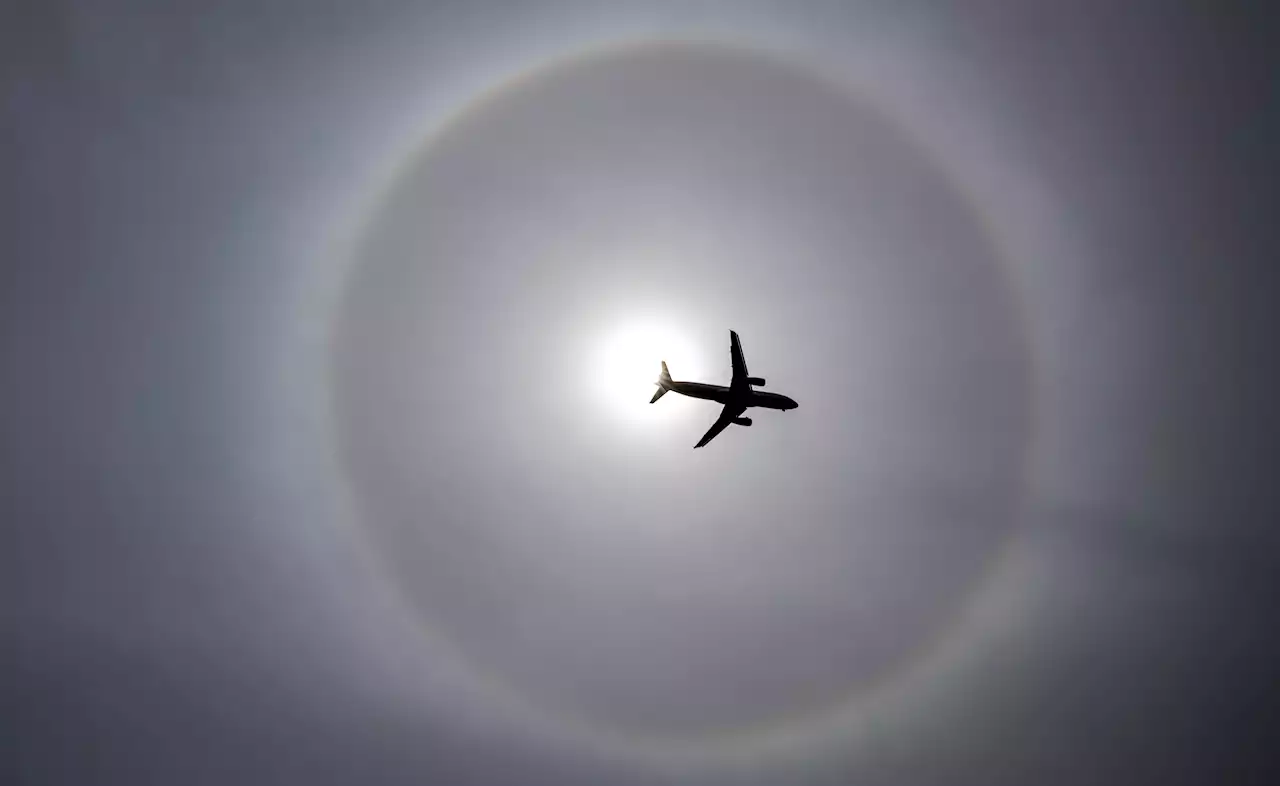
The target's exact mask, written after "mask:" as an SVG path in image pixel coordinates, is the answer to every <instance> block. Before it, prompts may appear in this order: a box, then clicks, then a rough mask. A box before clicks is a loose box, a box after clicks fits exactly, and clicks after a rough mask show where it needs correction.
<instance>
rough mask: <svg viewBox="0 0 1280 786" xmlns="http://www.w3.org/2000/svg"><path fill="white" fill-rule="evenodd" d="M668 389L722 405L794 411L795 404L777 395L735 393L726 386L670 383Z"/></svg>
mask: <svg viewBox="0 0 1280 786" xmlns="http://www.w3.org/2000/svg"><path fill="white" fill-rule="evenodd" d="M667 387H668V388H669V389H670V390H671V391H673V392H675V393H679V394H681V395H682V396H689V397H690V398H701V399H706V400H708V401H715V402H718V403H720V404H728V403H730V402H734V403H737V404H740V405H741V406H744V407H765V408H766V409H794V408H795V405H796V404H795V402H794V401H792V400H791V399H789V398H787V397H786V396H783V395H779V394H777V393H766V392H763V391H757V390H751V389H750V388H748V389H747V390H745V391H735V390H733V389H732V388H729V387H725V386H724V385H710V384H707V383H706V382H675V381H673V382H670V383H668V385H667Z"/></svg>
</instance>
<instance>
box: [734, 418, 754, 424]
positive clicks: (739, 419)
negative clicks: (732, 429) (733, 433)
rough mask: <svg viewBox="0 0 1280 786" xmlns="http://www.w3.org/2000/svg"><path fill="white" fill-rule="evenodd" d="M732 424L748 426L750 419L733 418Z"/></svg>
mask: <svg viewBox="0 0 1280 786" xmlns="http://www.w3.org/2000/svg"><path fill="white" fill-rule="evenodd" d="M733 423H734V425H735V426H750V425H751V418H734V419H733Z"/></svg>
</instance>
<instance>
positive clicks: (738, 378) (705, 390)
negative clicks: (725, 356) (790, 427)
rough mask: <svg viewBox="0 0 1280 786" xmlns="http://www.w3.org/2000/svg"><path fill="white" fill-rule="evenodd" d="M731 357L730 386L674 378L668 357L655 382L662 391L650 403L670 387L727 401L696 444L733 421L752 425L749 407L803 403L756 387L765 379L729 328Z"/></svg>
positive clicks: (788, 405)
mask: <svg viewBox="0 0 1280 786" xmlns="http://www.w3.org/2000/svg"><path fill="white" fill-rule="evenodd" d="M729 357H730V359H731V360H732V362H733V380H732V381H731V382H730V383H729V386H728V387H725V386H724V385H708V384H707V383H705V382H680V381H677V380H673V379H672V378H671V372H670V371H668V370H667V361H665V360H664V361H662V373H661V374H660V375H659V376H658V381H657V382H655V383H654V384H655V385H657V386H658V392H657V393H654V394H653V398H651V399H649V403H650V404H653V403H654V402H656V401H657V400H658V399H660V398H662V396H663V394H665V393H666V392H667V391H668V390H674V391H675V392H677V393H679V394H681V395H683V396H690V397H692V398H703V399H709V400H711V401H715V402H717V403H719V404H724V409H723V410H721V411H720V417H719V419H717V420H716V422H715V423H713V424H712V425H711V428H710V429H709V430H708V431H707V433H706V434H703V435H702V439H700V440H698V444H696V445H694V447H695V448H700V447H703V446H704V445H706V444H707V443H708V442H710V441H711V440H713V439H715V438H716V435H718V434H719V433H720V432H721V431H724V430H725V429H726V428H728V427H729V424H731V423H732V424H734V425H736V426H750V425H751V418H744V417H741V415H742V413H743V412H745V411H746V409H747V407H764V408H766V409H781V410H784V411H785V410H788V409H795V408H796V407H798V406H800V405H799V404H797V403H796V402H795V400H794V399H791V398H788V397H787V396H783V395H781V394H779V393H765V392H762V391H758V390H753V389H752V387H753V386H757V385H758V386H762V387H763V386H764V380H763V379H762V378H760V377H753V376H749V375H748V374H747V361H746V360H745V359H744V358H743V356H742V342H741V341H739V340H738V334H737V333H736V332H734V331H732V330H730V331H729Z"/></svg>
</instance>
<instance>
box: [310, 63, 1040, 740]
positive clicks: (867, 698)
mask: <svg viewBox="0 0 1280 786" xmlns="http://www.w3.org/2000/svg"><path fill="white" fill-rule="evenodd" d="M686 46H692V47H697V48H708V49H711V50H713V51H724V52H727V53H731V54H735V55H738V56H749V57H753V58H762V59H766V60H768V61H769V62H772V63H774V64H776V65H781V66H783V67H785V68H787V69H790V70H793V71H798V72H803V73H804V74H805V75H806V76H809V77H811V78H813V79H816V80H820V81H822V82H824V83H825V84H827V85H832V86H835V87H837V88H839V89H840V90H841V92H843V93H845V94H846V95H847V96H848V97H849V99H850V100H854V99H855V97H856V98H857V99H858V100H860V101H861V102H863V105H864V106H867V105H869V106H870V107H871V108H873V109H875V110H876V111H878V112H879V113H880V114H881V115H882V116H883V117H885V118H886V119H888V120H889V121H890V122H892V123H893V124H894V125H895V127H896V128H897V130H898V131H899V132H901V133H902V134H903V136H904V137H905V138H907V139H908V140H909V141H910V143H911V144H912V145H913V146H915V147H916V148H917V149H919V150H920V151H921V152H923V153H924V154H925V155H927V156H928V157H929V159H930V162H931V163H932V165H933V166H935V167H936V168H937V170H938V171H939V172H940V173H942V175H943V176H944V177H946V178H947V180H948V181H949V184H950V185H951V186H953V187H954V189H955V191H956V193H957V194H960V195H962V196H966V197H969V199H968V201H967V203H966V204H967V206H968V208H969V209H970V210H971V211H972V213H973V215H974V217H975V218H976V220H977V223H978V224H979V225H980V226H981V227H982V228H983V230H984V232H985V233H986V237H987V240H988V243H989V245H990V247H991V248H992V250H993V251H994V261H995V262H996V263H997V265H998V266H999V269H1000V271H1001V272H1002V274H1003V276H1004V284H1005V286H1006V287H1007V289H1008V293H1009V294H1010V295H1011V296H1010V297H1009V298H1008V302H1009V305H1010V307H1011V309H1012V310H1013V311H1014V315H1015V317H1016V319H1017V322H1018V324H1019V326H1020V328H1021V330H1022V332H1023V340H1024V343H1025V345H1026V346H1027V347H1028V348H1029V349H1028V358H1027V360H1028V361H1029V372H1028V377H1029V378H1028V380H1027V390H1028V397H1029V401H1028V407H1029V419H1028V429H1029V430H1028V434H1027V440H1026V445H1025V449H1024V462H1023V476H1022V478H1021V480H1022V486H1021V488H1022V490H1023V491H1025V488H1026V485H1027V482H1028V478H1027V475H1029V474H1030V472H1031V469H1032V466H1033V464H1034V461H1035V459H1036V454H1037V442H1038V432H1037V427H1038V425H1039V413H1040V409H1041V406H1042V402H1041V401H1040V398H1041V396H1040V394H1041V385H1040V384H1039V378H1038V376H1039V375H1038V366H1037V363H1036V358H1035V353H1034V351H1032V350H1034V347H1035V341H1034V335H1033V330H1032V328H1033V325H1032V324H1031V323H1030V321H1029V320H1028V319H1027V315H1026V309H1025V303H1024V301H1023V298H1022V297H1020V295H1021V294H1022V293H1023V284H1022V282H1021V281H1020V275H1021V271H1020V269H1019V267H1018V265H1017V264H1015V262H1014V260H1013V259H1012V258H1011V249H1010V247H1009V246H1010V245H1011V244H1010V243H1009V242H1006V239H1005V237H1004V233H1002V232H1001V231H1000V226H999V223H998V222H997V221H996V220H995V217H994V216H993V215H991V214H990V213H989V211H988V210H987V209H986V208H987V206H986V205H984V204H983V203H982V202H981V201H979V200H976V199H974V198H973V195H972V194H971V193H970V190H969V189H967V188H965V184H964V183H963V182H960V181H959V180H957V179H956V176H955V172H954V171H953V169H951V168H950V167H948V166H946V161H945V160H942V159H941V158H940V157H939V156H938V155H937V151H936V150H934V149H932V148H931V147H930V146H929V145H928V144H926V143H925V140H924V138H923V137H922V136H921V135H919V134H916V133H913V129H912V128H911V127H910V126H909V125H907V124H904V123H903V121H902V118H901V117H900V116H898V115H897V114H896V113H894V112H893V111H892V107H891V106H888V105H885V104H883V103H881V102H879V101H875V100H874V99H875V98H876V96H873V95H866V94H863V93H858V94H857V95H856V96H855V95H854V94H852V93H850V92H849V90H848V88H847V86H846V85H844V84H843V83H842V82H841V81H839V80H838V79H834V78H833V77H832V76H831V75H829V74H827V73H825V72H824V71H823V70H821V69H817V68H812V67H809V66H807V65H806V64H803V63H797V62H795V61H793V60H791V59H789V58H780V57H778V56H777V55H776V54H775V53H773V52H770V51H769V50H768V49H765V48H761V47H757V46H750V47H747V46H743V45H740V44H737V43H729V42H722V41H711V40H696V41H684V40H670V39H657V40H652V39H646V40H641V41H628V42H623V43H621V44H611V45H608V46H603V47H599V48H592V49H587V50H584V51H582V52H579V53H577V54H574V55H569V56H565V57H562V58H553V59H552V60H550V61H548V62H542V63H539V64H537V65H535V66H534V67H531V68H529V69H526V70H524V71H521V72H519V73H518V74H516V75H514V76H512V77H510V78H508V79H506V80H504V81H501V82H499V83H497V84H495V85H493V86H491V87H489V88H488V89H486V90H484V91H482V92H481V93H480V94H478V95H477V96H475V97H474V98H473V99H472V100H470V101H469V102H467V103H465V104H464V105H463V106H461V107H459V108H458V109H457V110H456V111H455V112H453V113H451V114H449V115H448V116H446V117H444V118H442V119H440V120H439V121H438V122H437V123H436V124H435V126H434V128H433V129H432V130H431V131H430V132H429V133H428V134H427V135H426V136H425V138H424V139H423V141H422V142H421V144H420V145H419V146H418V147H417V148H416V149H415V150H414V151H413V152H412V154H411V155H409V156H408V158H407V159H406V160H405V161H404V162H403V163H402V164H401V165H400V166H398V167H396V168H395V170H394V172H393V173H392V176H391V177H390V178H389V179H388V181H387V182H386V183H385V184H384V186H383V187H382V188H381V189H380V190H379V191H378V193H377V194H376V195H375V196H374V198H373V199H372V200H371V201H370V204H369V205H367V206H366V207H367V209H366V210H364V211H362V212H361V216H360V218H359V219H358V222H357V226H358V227H360V228H361V229H364V228H367V227H368V224H369V222H370V220H371V219H372V217H373V216H374V215H376V214H377V212H378V210H379V208H380V207H381V206H382V205H383V204H384V203H385V202H386V201H387V200H388V199H389V198H390V197H391V196H392V195H393V194H394V192H395V190H396V187H397V185H398V184H399V183H400V182H401V181H402V180H403V179H404V178H405V177H406V176H407V175H408V173H411V172H413V171H416V170H417V169H418V167H419V166H420V165H421V163H422V162H423V161H424V160H425V159H427V158H428V157H429V156H430V154H431V152H432V149H433V147H434V145H435V143H436V142H437V141H439V140H440V139H441V138H442V137H444V136H446V135H447V133H448V131H449V130H450V129H451V128H453V127H454V126H456V125H457V124H460V123H462V122H464V121H465V120H466V119H467V118H468V117H470V116H472V115H473V114H475V113H477V112H479V111H481V110H483V109H485V108H486V107H489V106H491V105H492V104H494V103H497V102H500V101H501V100H502V99H503V98H505V97H507V96H510V95H514V94H516V93H519V92H520V91H521V90H522V89H523V88H525V87H527V86H529V85H531V84H535V83H538V82H539V81H540V80H542V79H543V78H546V77H552V76H554V75H555V74H557V73H561V72H565V71H569V70H576V69H579V68H588V67H591V66H592V65H595V64H597V63H599V62H601V61H605V60H608V59H609V58H612V57H617V56H621V55H625V54H628V53H634V52H643V51H645V50H649V49H654V48H657V49H661V48H663V47H686ZM356 234H357V235H359V234H361V232H360V231H357V233H356ZM354 267H355V266H354V265H353V264H350V263H349V264H348V265H347V268H346V270H345V271H344V273H343V276H344V279H345V280H350V278H351V277H352V276H353V274H354ZM345 289H346V286H345V281H344V283H343V284H341V285H339V287H338V290H339V291H343V290H345ZM339 299H340V297H339ZM332 322H333V321H332V320H331V326H332ZM329 403H330V405H331V406H332V404H333V401H332V397H331V396H330V397H329ZM331 412H332V410H331ZM338 481H339V483H341V484H343V488H344V496H345V497H347V498H348V499H354V498H355V497H356V496H357V495H355V494H354V493H353V491H352V490H351V489H349V488H348V487H347V486H348V484H349V478H347V477H345V476H342V477H339V478H338ZM1017 502H1019V504H1020V503H1021V500H1019V501H1017ZM348 509H349V510H353V511H355V510H359V505H358V504H349V505H348ZM1014 513H1015V515H1014V518H1015V521H1016V511H1015V512H1014ZM353 523H354V524H356V525H357V530H359V524H360V522H359V519H358V516H356V517H354V518H353ZM1017 532H1018V528H1017V527H1016V526H1014V527H1012V528H1011V530H1010V535H1009V536H1008V537H1006V538H1005V539H1004V540H1003V541H1002V542H1001V543H1000V544H999V545H998V547H997V548H996V549H995V550H994V551H993V553H992V554H990V556H989V557H988V560H987V569H986V570H985V571H984V572H983V573H982V574H981V575H980V576H978V577H977V579H976V580H974V581H973V582H972V584H971V586H970V587H969V590H968V592H967V598H968V602H966V603H959V604H957V612H956V613H955V614H954V615H953V617H952V619H950V620H948V621H946V622H944V623H943V624H940V625H938V626H937V628H936V629H935V630H934V631H933V634H932V635H931V636H928V637H926V639H924V640H922V641H920V642H919V643H918V645H917V646H916V647H915V648H914V649H913V651H912V652H911V653H910V655H909V656H908V657H905V658H903V659H901V660H900V661H899V662H898V663H897V664H895V666H894V667H893V668H892V669H889V670H888V671H886V672H885V673H884V674H882V675H881V676H880V678H879V679H877V680H876V683H875V685H874V686H872V687H871V688H870V689H859V690H856V691H854V692H852V693H850V694H848V695H841V696H838V697H835V698H833V699H832V700H831V701H829V702H827V703H826V704H825V705H823V706H821V707H816V708H810V709H808V710H806V711H804V712H801V713H794V714H791V715H787V716H783V717H771V718H767V719H764V720H762V721H760V722H758V723H754V724H748V725H742V726H737V727H733V728H728V729H721V730H713V731H706V732H701V733H699V734H697V735H696V736H694V737H690V736H687V735H681V736H663V735H655V734H650V733H636V732H634V731H632V730H629V729H615V728H610V727H602V726H601V725H600V724H598V723H597V722H595V721H593V720H592V719H590V718H584V717H580V716H578V715H576V714H574V713H573V712H570V711H565V710H562V709H560V708H556V707H548V706H545V705H544V704H542V703H539V702H536V701H533V700H530V699H529V698H528V697H526V696H525V695H523V693H521V692H520V691H518V690H516V689H514V688H513V687H512V686H511V685H510V684H508V683H507V682H506V681H505V680H504V679H502V678H501V677H499V676H496V675H494V674H491V673H489V672H487V671H485V670H484V669H482V668H478V667H477V666H476V665H475V664H473V663H471V662H470V661H469V660H468V658H467V657H466V655H465V653H464V652H463V651H462V650H461V649H459V648H457V647H456V646H455V645H454V643H453V642H451V641H450V639H449V637H448V636H446V635H444V634H443V633H442V632H441V631H439V630H436V629H435V628H432V627H431V626H429V625H428V624H427V623H426V621H425V620H423V619H422V618H421V617H420V616H419V615H417V614H416V612H415V609H414V605H413V603H412V602H411V601H409V600H408V599H407V597H406V596H405V595H404V593H403V592H402V591H401V589H400V587H399V586H398V584H397V581H396V579H395V577H394V576H393V575H392V571H390V570H389V569H385V566H384V569H380V570H378V571H376V573H377V575H378V576H379V578H380V579H381V580H382V581H383V582H385V585H386V589H387V590H388V592H389V596H390V597H393V598H395V599H396V600H397V601H398V602H400V603H401V604H403V608H404V610H405V611H406V613H409V614H413V615H414V616H415V618H416V619H417V623H418V628H417V629H418V632H419V633H420V634H421V638H422V641H423V643H424V644H425V645H426V646H427V648H428V650H429V651H430V652H431V653H432V655H433V656H439V657H443V658H446V659H447V660H448V661H449V663H450V665H451V666H452V667H454V668H455V669H456V672H457V673H458V674H459V675H462V676H464V677H465V678H466V681H467V683H468V685H469V687H470V688H472V689H474V691H475V693H476V695H477V696H479V697H482V698H483V699H484V700H485V701H487V702H489V703H490V706H492V707H494V708H498V709H500V710H501V711H502V712H503V713H504V714H507V715H509V716H510V717H512V718H514V719H517V720H518V721H519V722H520V726H521V728H523V729H526V730H530V731H532V732H534V733H535V734H536V735H537V736H540V737H542V738H545V739H549V740H552V741H555V742H557V743H559V744H563V745H566V746H570V747H578V748H581V747H583V746H585V747H586V748H588V749H590V750H591V751H593V752H595V753H599V754H604V755H611V756H619V757H623V758H629V759H638V760H641V761H644V762H648V763H651V764H659V765H689V764H705V763H708V762H722V763H726V762H727V763H735V764H750V763H752V762H758V761H760V760H764V759H773V758H775V757H778V758H781V757H786V756H788V755H795V754H797V753H800V752H802V751H804V750H808V749H811V748H812V747H813V746H814V745H823V744H829V743H830V742H832V741H834V740H838V739H841V738H845V737H848V736H849V735H851V734H853V733H854V732H855V731H856V730H858V729H860V728H864V727H865V726H866V725H867V724H868V722H869V721H868V718H869V715H870V714H871V713H872V712H873V710H879V709H882V708H883V707H884V705H885V703H886V702H887V701H888V700H889V699H890V698H891V697H892V694H893V690H892V689H893V688H895V687H900V686H901V685H902V683H903V682H904V681H905V679H906V677H908V676H909V675H911V674H914V673H916V672H918V671H920V670H922V669H923V666H924V665H925V664H926V663H929V662H933V661H936V660H937V659H938V658H939V657H940V655H939V653H940V652H941V651H942V649H943V645H944V644H945V643H946V642H947V641H948V639H950V638H951V634H952V633H953V632H954V630H955V627H956V626H957V625H958V624H959V622H960V621H961V620H962V618H964V617H965V616H966V615H965V613H964V612H965V611H966V610H967V609H968V608H970V607H971V606H973V605H974V603H975V602H976V599H977V598H978V597H979V596H980V595H984V594H986V593H985V592H984V591H985V590H987V589H989V588H990V586H991V585H992V584H994V583H995V579H996V577H997V575H999V574H1002V573H1005V572H1008V570H1009V565H1008V563H1009V560H1008V557H1009V555H1010V554H1011V553H1012V551H1013V545H1014V542H1015V540H1016V535H1017ZM362 542H364V543H365V545H366V546H368V548H367V549H366V551H367V556H368V557H369V558H370V559H371V560H372V562H373V564H375V565H380V566H382V565H383V556H382V555H381V554H379V553H378V551H377V549H375V548H373V547H372V546H371V545H370V543H369V540H368V539H362Z"/></svg>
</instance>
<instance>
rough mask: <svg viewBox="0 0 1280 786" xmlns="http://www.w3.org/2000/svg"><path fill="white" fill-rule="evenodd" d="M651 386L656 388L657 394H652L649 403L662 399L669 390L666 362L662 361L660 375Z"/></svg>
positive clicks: (668, 372) (669, 375)
mask: <svg viewBox="0 0 1280 786" xmlns="http://www.w3.org/2000/svg"><path fill="white" fill-rule="evenodd" d="M653 384H655V385H657V386H658V392H656V393H654V394H653V398H651V399H649V403H650V404H652V403H653V402H655V401H657V400H658V399H660V398H662V394H664V393H666V392H667V391H668V390H670V389H671V372H670V371H667V361H665V360H664V361H662V373H661V374H659V375H658V381H657V382H654V383H653Z"/></svg>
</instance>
